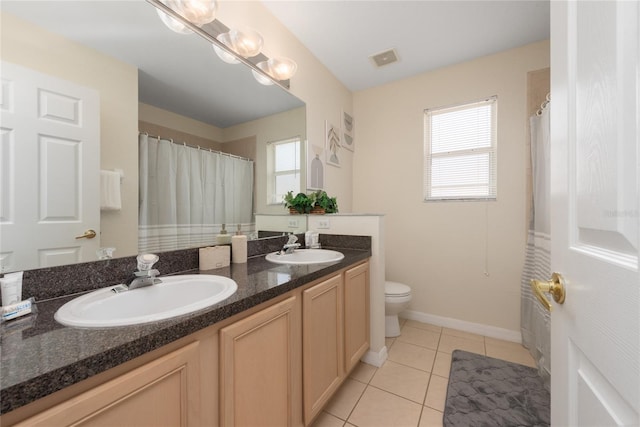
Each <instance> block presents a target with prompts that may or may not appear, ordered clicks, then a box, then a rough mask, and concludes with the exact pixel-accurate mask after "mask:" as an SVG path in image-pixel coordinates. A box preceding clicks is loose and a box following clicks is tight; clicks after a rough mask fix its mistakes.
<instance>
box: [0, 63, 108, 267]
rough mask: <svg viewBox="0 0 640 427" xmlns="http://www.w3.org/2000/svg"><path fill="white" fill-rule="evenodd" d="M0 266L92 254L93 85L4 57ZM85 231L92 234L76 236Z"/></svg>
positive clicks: (96, 126)
mask: <svg viewBox="0 0 640 427" xmlns="http://www.w3.org/2000/svg"><path fill="white" fill-rule="evenodd" d="M1 66H2V68H1V70H0V71H1V73H2V85H1V96H0V111H1V116H0V120H1V122H0V127H1V135H2V139H1V143H0V144H1V147H0V166H1V167H2V171H1V173H0V239H1V240H0V270H1V271H17V270H23V269H28V268H35V267H50V266H54V265H60V264H71V263H77V262H81V261H92V260H95V259H96V254H95V251H96V250H97V249H98V248H99V246H100V205H99V197H100V185H99V179H100V116H99V113H100V104H99V102H100V100H99V94H98V92H97V91H95V90H93V89H89V88H84V87H81V86H78V85H76V84H73V83H70V82H67V81H64V80H61V79H57V78H54V77H52V76H48V75H46V74H42V73H39V72H36V71H34V70H31V69H29V68H25V67H21V66H18V65H15V64H11V63H8V62H4V61H3V62H2V64H1ZM87 230H94V231H95V232H96V237H94V238H91V239H89V238H82V239H76V237H77V236H81V235H83V234H84V233H85V232H86V231H87Z"/></svg>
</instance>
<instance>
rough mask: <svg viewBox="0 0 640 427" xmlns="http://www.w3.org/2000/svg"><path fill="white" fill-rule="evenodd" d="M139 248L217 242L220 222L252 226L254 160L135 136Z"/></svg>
mask: <svg viewBox="0 0 640 427" xmlns="http://www.w3.org/2000/svg"><path fill="white" fill-rule="evenodd" d="M139 168H140V169H139V180H140V182H139V187H140V193H139V203H140V205H139V222H138V251H139V252H140V253H148V252H156V251H167V250H174V249H184V248H189V247H198V246H206V245H210V244H213V243H215V236H216V235H217V234H218V233H219V231H220V228H221V224H223V223H224V224H227V225H228V226H227V229H228V230H233V231H235V229H236V228H235V227H237V225H238V224H240V225H242V226H243V229H244V230H248V229H249V228H250V225H251V222H252V215H253V162H252V161H250V160H244V159H239V158H236V157H232V156H229V155H225V154H221V153H217V152H211V151H207V150H202V149H198V148H192V147H188V146H186V145H181V144H174V143H173V142H172V141H170V140H167V139H161V138H155V137H150V136H148V135H146V134H140V136H139Z"/></svg>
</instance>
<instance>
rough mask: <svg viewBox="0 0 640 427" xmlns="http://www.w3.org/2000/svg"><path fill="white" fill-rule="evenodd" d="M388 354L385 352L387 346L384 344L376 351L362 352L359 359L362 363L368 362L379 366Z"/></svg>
mask: <svg viewBox="0 0 640 427" xmlns="http://www.w3.org/2000/svg"><path fill="white" fill-rule="evenodd" d="M388 355H389V354H388V353H387V346H384V347H382V349H380V351H378V352H375V351H372V350H369V351H368V352H366V353H365V354H364V356H362V359H360V360H362V361H363V362H364V363H368V364H369V365H373V366H375V367H377V368H379V367H381V366H382V365H383V364H384V362H385V361H386V360H387V356H388Z"/></svg>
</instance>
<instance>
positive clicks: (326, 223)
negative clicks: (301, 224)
mask: <svg viewBox="0 0 640 427" xmlns="http://www.w3.org/2000/svg"><path fill="white" fill-rule="evenodd" d="M318 228H324V229H327V228H329V220H328V219H319V220H318Z"/></svg>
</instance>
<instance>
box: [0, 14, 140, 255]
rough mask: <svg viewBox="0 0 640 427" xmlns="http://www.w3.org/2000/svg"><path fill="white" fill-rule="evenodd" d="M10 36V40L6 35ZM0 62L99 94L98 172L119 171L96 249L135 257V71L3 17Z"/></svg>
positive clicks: (102, 215) (136, 207)
mask: <svg viewBox="0 0 640 427" xmlns="http://www.w3.org/2000/svg"><path fill="white" fill-rule="evenodd" d="M9 34H11V36H8V35H9ZM1 54H2V60H5V61H9V62H13V63H15V64H19V65H22V66H25V67H28V68H31V69H34V70H36V71H39V72H42V73H46V74H49V75H52V76H55V77H58V78H61V79H65V80H68V81H72V82H75V83H77V84H79V85H81V86H86V87H90V88H93V89H95V90H97V91H99V92H100V167H101V168H102V169H122V170H123V171H124V176H125V178H124V180H123V182H122V210H121V211H119V212H102V213H101V220H100V228H101V242H100V244H101V246H115V247H116V248H117V251H116V253H115V256H118V257H120V256H124V255H131V254H136V253H137V252H138V149H137V147H138V70H137V69H136V68H135V67H132V66H131V65H128V64H125V63H123V62H120V61H117V60H115V59H113V58H111V57H108V56H105V55H102V54H100V53H98V52H96V51H94V50H92V49H88V48H86V47H84V46H82V45H79V44H77V43H74V42H71V41H69V40H67V39H64V38H62V37H60V36H58V35H56V34H52V33H49V32H46V31H43V30H42V29H40V28H39V27H36V26H34V25H32V24H29V23H27V22H25V21H22V20H20V19H18V18H15V17H13V16H12V15H9V14H6V13H5V14H2V49H1Z"/></svg>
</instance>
